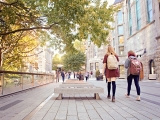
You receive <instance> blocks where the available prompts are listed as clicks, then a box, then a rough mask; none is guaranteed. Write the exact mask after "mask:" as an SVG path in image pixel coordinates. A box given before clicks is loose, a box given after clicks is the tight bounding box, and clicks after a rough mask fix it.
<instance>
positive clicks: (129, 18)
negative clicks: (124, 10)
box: [128, 0, 132, 35]
mask: <svg viewBox="0 0 160 120" xmlns="http://www.w3.org/2000/svg"><path fill="white" fill-rule="evenodd" d="M131 2H132V1H130V0H128V23H129V34H130V35H132V16H131Z"/></svg>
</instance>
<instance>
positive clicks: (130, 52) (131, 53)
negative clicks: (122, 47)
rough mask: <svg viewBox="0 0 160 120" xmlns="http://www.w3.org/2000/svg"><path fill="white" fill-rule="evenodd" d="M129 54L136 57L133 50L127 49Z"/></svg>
mask: <svg viewBox="0 0 160 120" xmlns="http://www.w3.org/2000/svg"><path fill="white" fill-rule="evenodd" d="M129 56H134V57H136V54H135V52H133V51H132V50H130V51H128V57H129Z"/></svg>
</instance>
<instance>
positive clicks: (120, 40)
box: [118, 36, 124, 45]
mask: <svg viewBox="0 0 160 120" xmlns="http://www.w3.org/2000/svg"><path fill="white" fill-rule="evenodd" d="M118 41H119V44H120V45H121V44H124V36H119V37H118Z"/></svg>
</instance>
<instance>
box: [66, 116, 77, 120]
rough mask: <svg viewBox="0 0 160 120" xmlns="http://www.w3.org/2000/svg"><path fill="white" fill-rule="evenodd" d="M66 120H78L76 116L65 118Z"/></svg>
mask: <svg viewBox="0 0 160 120" xmlns="http://www.w3.org/2000/svg"><path fill="white" fill-rule="evenodd" d="M67 120H78V117H77V116H67Z"/></svg>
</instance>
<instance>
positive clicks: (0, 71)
mask: <svg viewBox="0 0 160 120" xmlns="http://www.w3.org/2000/svg"><path fill="white" fill-rule="evenodd" d="M0 73H10V74H29V75H53V74H46V73H30V72H18V71H4V70H0Z"/></svg>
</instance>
